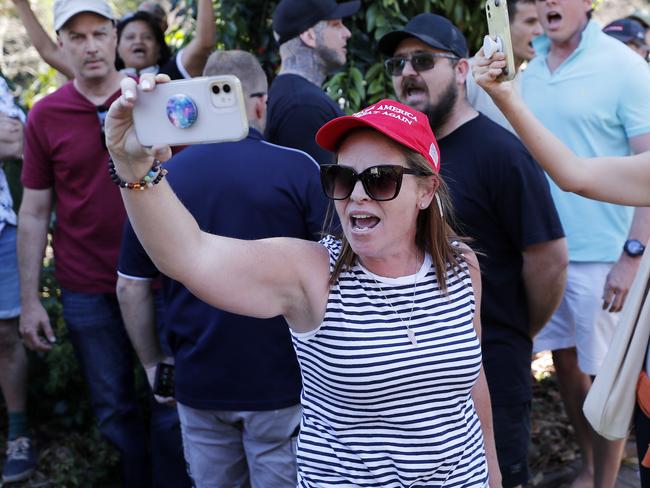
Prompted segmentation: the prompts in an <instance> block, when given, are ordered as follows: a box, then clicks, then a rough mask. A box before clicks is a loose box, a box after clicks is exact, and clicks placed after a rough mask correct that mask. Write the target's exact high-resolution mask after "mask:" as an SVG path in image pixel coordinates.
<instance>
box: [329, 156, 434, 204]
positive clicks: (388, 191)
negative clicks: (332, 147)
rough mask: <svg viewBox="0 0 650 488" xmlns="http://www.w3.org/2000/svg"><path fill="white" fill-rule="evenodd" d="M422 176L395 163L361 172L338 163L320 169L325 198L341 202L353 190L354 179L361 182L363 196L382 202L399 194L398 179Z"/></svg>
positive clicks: (400, 184)
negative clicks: (406, 176) (363, 191)
mask: <svg viewBox="0 0 650 488" xmlns="http://www.w3.org/2000/svg"><path fill="white" fill-rule="evenodd" d="M405 174H407V175H416V176H425V173H423V172H421V171H416V170H412V169H409V168H405V167H404V166H400V165H398V164H395V165H391V164H382V165H379V166H371V167H369V168H366V169H365V170H363V171H362V172H361V173H357V172H356V171H355V170H354V168H351V167H349V166H341V165H339V164H324V165H323V166H321V167H320V181H321V184H322V185H323V191H324V192H325V195H326V196H327V198H331V199H332V200H345V199H346V198H348V197H349V196H350V195H352V191H353V190H354V186H355V185H356V184H357V181H358V180H361V184H362V185H363V189H364V190H365V191H366V194H367V195H368V196H369V197H370V198H372V199H373V200H377V201H380V202H385V201H387V200H392V199H394V198H395V197H397V195H399V190H400V188H401V187H402V176H404V175H405Z"/></svg>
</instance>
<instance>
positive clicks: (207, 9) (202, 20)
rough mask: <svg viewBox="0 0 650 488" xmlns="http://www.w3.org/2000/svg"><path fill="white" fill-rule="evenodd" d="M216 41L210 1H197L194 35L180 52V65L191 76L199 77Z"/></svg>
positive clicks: (214, 21)
mask: <svg viewBox="0 0 650 488" xmlns="http://www.w3.org/2000/svg"><path fill="white" fill-rule="evenodd" d="M216 41H217V24H216V19H215V18H214V7H213V6H212V1H211V0H199V1H198V13H197V16H196V33H195V36H194V38H193V39H192V41H191V42H190V43H189V44H188V45H187V47H185V49H183V51H182V52H181V54H182V59H180V62H181V63H182V65H183V67H184V68H185V70H186V71H187V72H188V73H189V74H190V75H191V76H201V75H202V74H203V68H204V67H205V63H206V61H207V59H208V57H209V56H210V53H212V51H213V50H214V47H215V43H216Z"/></svg>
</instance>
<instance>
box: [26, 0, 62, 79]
mask: <svg viewBox="0 0 650 488" xmlns="http://www.w3.org/2000/svg"><path fill="white" fill-rule="evenodd" d="M14 5H15V6H16V11H17V12H18V16H19V17H20V20H21V21H22V23H23V25H24V26H25V30H26V31H27V35H29V38H30V39H31V41H32V44H33V45H34V47H35V48H36V50H37V51H38V54H39V55H40V56H41V58H43V60H44V61H45V62H46V63H47V64H49V65H50V66H52V67H53V68H54V69H55V70H57V71H59V72H61V73H63V74H64V75H65V76H66V77H68V78H70V79H72V78H74V75H73V73H72V69H70V66H69V65H68V62H67V61H66V59H65V57H64V56H63V53H62V52H61V49H59V46H58V45H57V44H56V43H55V42H54V41H53V40H52V39H51V38H50V36H49V35H48V34H47V32H45V29H43V26H42V25H41V23H40V22H39V20H38V19H37V18H36V15H35V14H34V11H33V10H32V7H31V5H30V3H29V0H14Z"/></svg>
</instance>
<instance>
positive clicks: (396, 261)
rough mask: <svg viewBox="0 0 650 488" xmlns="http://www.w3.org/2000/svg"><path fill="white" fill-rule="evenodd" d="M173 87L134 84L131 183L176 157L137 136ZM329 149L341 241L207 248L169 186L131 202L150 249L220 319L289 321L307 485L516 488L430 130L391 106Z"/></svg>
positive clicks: (126, 122) (416, 115) (114, 123)
mask: <svg viewBox="0 0 650 488" xmlns="http://www.w3.org/2000/svg"><path fill="white" fill-rule="evenodd" d="M166 80H167V78H166V77H164V76H161V75H158V76H157V77H155V78H154V76H152V75H145V76H143V77H142V79H141V80H140V85H139V87H137V86H136V83H135V81H134V80H132V79H124V80H123V82H122V96H121V97H120V98H119V99H118V100H117V101H116V103H114V104H113V105H112V106H111V109H110V111H109V114H108V116H107V120H106V129H107V132H106V138H107V145H108V148H109V151H110V153H111V156H112V158H113V161H114V165H115V170H116V174H117V175H119V178H120V179H122V180H128V181H138V180H139V179H140V178H141V177H142V176H143V175H144V174H147V172H148V171H149V170H150V168H151V167H152V162H153V159H154V158H157V159H160V160H166V159H168V158H169V156H170V149H169V147H166V146H156V147H153V148H151V149H147V148H144V147H142V146H141V145H140V144H139V142H138V140H137V138H136V135H135V132H134V130H133V125H132V110H133V107H134V104H137V103H138V100H137V99H138V95H139V93H140V90H142V91H149V90H154V89H155V84H156V82H158V83H161V82H165V81H166ZM317 141H318V143H319V144H321V145H322V146H323V147H324V148H325V149H327V150H330V151H336V152H337V156H338V157H337V159H338V164H334V165H326V166H322V167H321V182H322V184H323V190H324V191H325V194H326V195H327V196H328V197H329V198H330V199H332V200H335V207H336V211H337V214H338V216H339V219H340V222H341V227H342V229H343V235H342V236H341V237H340V238H335V237H332V236H328V237H326V238H324V239H323V240H322V241H321V243H320V244H319V243H315V242H309V241H304V240H300V239H289V238H273V239H262V240H252V241H243V240H238V239H231V238H226V237H222V236H216V235H212V234H207V233H205V232H202V231H201V229H200V228H199V227H198V225H197V224H196V221H195V220H194V219H193V217H192V216H191V215H190V213H189V212H188V211H187V210H186V209H185V208H184V207H183V205H182V204H181V202H180V201H179V200H178V199H177V198H176V197H175V195H174V193H173V191H172V190H171V187H170V186H169V185H168V184H167V182H166V180H165V179H164V178H163V179H159V181H158V184H156V185H153V186H152V187H147V188H145V189H144V190H143V191H132V190H129V189H125V188H123V189H122V196H123V198H124V202H125V205H126V208H127V212H128V213H129V217H130V219H131V223H132V224H133V228H134V230H135V232H136V234H137V235H138V238H139V240H140V242H141V243H142V245H143V247H144V248H145V249H146V251H147V253H148V254H149V256H150V257H151V259H152V260H153V262H154V263H155V265H156V267H157V268H158V269H159V270H160V271H161V272H163V273H165V274H166V275H168V276H170V277H172V278H174V279H176V280H178V281H180V282H182V283H183V284H184V285H185V286H186V287H187V288H188V289H190V290H191V291H192V292H193V293H194V294H196V296H197V297H199V298H201V299H202V300H204V301H206V302H208V303H210V304H211V305H213V306H216V307H218V308H221V309H223V310H227V311H230V312H234V313H238V314H242V315H249V316H252V317H273V316H277V315H283V316H284V317H285V318H286V320H287V322H288V324H289V327H290V329H291V334H292V340H293V345H294V348H295V350H296V354H297V357H298V361H299V364H300V366H301V369H302V377H303V393H302V405H303V418H302V424H301V429H300V434H299V438H298V448H297V449H298V450H297V464H298V486H312V485H313V484H317V483H320V482H327V483H335V484H348V485H355V486H356V485H361V484H367V483H371V484H373V485H377V486H388V485H397V484H400V485H406V484H408V485H412V484H419V483H421V482H424V480H426V482H427V483H428V484H429V485H430V486H443V485H445V484H446V483H450V482H453V483H458V484H462V485H463V486H468V487H476V488H479V487H481V488H483V487H485V486H488V484H489V486H493V487H496V486H501V476H500V473H499V468H498V464H497V463H496V455H495V450H494V440H493V436H492V419H491V410H490V400H489V396H488V390H487V383H486V380H485V374H484V372H483V369H482V366H481V360H480V344H479V334H480V318H479V314H477V313H474V310H476V309H477V308H478V307H479V306H480V305H479V304H480V276H479V270H478V265H477V261H476V257H475V255H474V254H473V253H472V252H471V251H470V250H469V248H467V247H466V246H463V245H459V244H457V243H454V241H455V238H454V235H453V232H452V231H451V229H450V227H449V226H448V225H447V223H446V220H445V219H444V217H443V212H445V209H444V208H443V207H444V205H445V203H444V202H446V201H447V198H448V197H447V194H446V189H445V187H444V183H443V182H442V180H441V178H440V177H439V176H438V169H439V153H438V149H437V145H436V142H435V138H434V136H433V133H432V131H431V128H430V127H429V125H428V121H427V119H426V117H425V116H424V115H423V114H421V113H420V112H417V111H415V110H413V109H411V108H409V107H407V106H405V105H402V104H400V103H398V102H395V101H392V100H383V101H381V102H378V103H376V104H374V105H373V106H370V107H368V108H366V109H364V110H363V111H362V112H360V113H358V114H356V117H352V116H344V117H339V118H337V119H334V120H333V121H331V122H329V123H328V124H326V125H325V126H323V128H321V130H320V131H319V133H318V136H317ZM206 163H208V164H219V163H220V162H219V161H209V162H206ZM351 291H352V293H350V292H351ZM450 307H451V308H450ZM451 310H454V312H453V314H451V315H453V317H451V316H449V315H447V312H451ZM441 313H442V314H444V315H445V316H444V317H443V316H442V315H441ZM359 317H363V319H362V320H359ZM452 338H453V339H452ZM449 340H453V346H452V345H451V343H450V342H449ZM459 344H462V346H459ZM326 358H330V359H326ZM438 364H439V365H441V366H442V369H440V367H438V366H436V365H438ZM451 370H453V371H454V378H455V379H454V380H453V381H452V382H451V383H453V385H454V386H451V383H450V382H449V381H448V380H449V379H451V378H449V377H448V376H447V373H446V372H445V371H451ZM446 377H447V378H448V379H447V380H446V379H445V378H446ZM368 385H372V387H369V386H368ZM398 405H399V406H398ZM432 405H435V406H434V407H432ZM438 406H439V407H438ZM351 425H353V426H355V427H354V428H353V429H350V426H351ZM414 425H417V429H415V430H416V431H417V432H418V433H417V434H415V433H414V430H413V426H414ZM369 445H371V446H373V447H371V448H368V446H369ZM389 445H390V446H391V447H390V448H389V447H387V446H389ZM314 450H316V451H318V453H319V455H318V456H313V455H311V454H310V453H311V452H313V451H314ZM423 454H424V455H423ZM341 456H344V458H345V460H343V461H342V460H341ZM488 473H489V477H488Z"/></svg>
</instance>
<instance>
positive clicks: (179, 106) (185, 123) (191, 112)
mask: <svg viewBox="0 0 650 488" xmlns="http://www.w3.org/2000/svg"><path fill="white" fill-rule="evenodd" d="M198 115H199V109H198V108H197V107H196V104H195V103H194V100H192V99H191V98H190V97H188V96H187V95H183V94H179V95H173V96H172V97H170V98H169V100H167V118H168V119H169V121H170V122H171V123H172V124H173V125H174V126H175V127H178V128H179V129H187V128H188V127H191V126H192V124H194V122H196V118H197V116H198Z"/></svg>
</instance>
